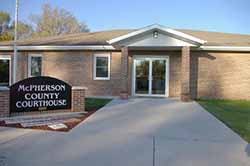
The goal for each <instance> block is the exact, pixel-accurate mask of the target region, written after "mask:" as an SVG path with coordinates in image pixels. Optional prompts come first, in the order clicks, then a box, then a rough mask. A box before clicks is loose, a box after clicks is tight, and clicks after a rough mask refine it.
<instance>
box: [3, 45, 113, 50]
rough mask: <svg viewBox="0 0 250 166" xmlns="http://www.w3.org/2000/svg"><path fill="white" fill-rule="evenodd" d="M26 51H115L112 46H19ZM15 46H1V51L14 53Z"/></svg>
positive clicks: (18, 47) (19, 48)
mask: <svg viewBox="0 0 250 166" xmlns="http://www.w3.org/2000/svg"><path fill="white" fill-rule="evenodd" d="M17 49H18V50H25V51H44V50H47V51H52V50H53V51H57V50H58V51H59V50H60V51H61V50H64V51H65V50H115V48H114V47H113V46H111V45H82V46H17ZM12 50H13V46H0V51H12Z"/></svg>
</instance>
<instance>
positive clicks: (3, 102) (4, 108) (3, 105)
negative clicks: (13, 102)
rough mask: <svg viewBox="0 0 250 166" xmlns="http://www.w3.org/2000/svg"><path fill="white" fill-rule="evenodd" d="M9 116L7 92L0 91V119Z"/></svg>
mask: <svg viewBox="0 0 250 166" xmlns="http://www.w3.org/2000/svg"><path fill="white" fill-rule="evenodd" d="M7 116H9V90H0V118H1V117H7Z"/></svg>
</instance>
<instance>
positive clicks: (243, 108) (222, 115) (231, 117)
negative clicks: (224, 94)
mask: <svg viewBox="0 0 250 166" xmlns="http://www.w3.org/2000/svg"><path fill="white" fill-rule="evenodd" d="M197 102H198V103H199V104H200V105H201V106H202V107H204V108H205V109H206V110H207V111H208V112H210V113H211V114H213V115H214V116H215V117H216V118H218V119H219V120H221V121H222V122H223V123H225V124H226V125H227V126H228V127H230V128H231V129H232V130H234V131H235V132H236V133H238V134H239V135H240V136H241V137H242V138H243V139H245V140H246V141H247V142H249V143H250V101H245V100H198V101H197Z"/></svg>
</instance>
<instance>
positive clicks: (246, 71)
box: [191, 52, 250, 100]
mask: <svg viewBox="0 0 250 166" xmlns="http://www.w3.org/2000/svg"><path fill="white" fill-rule="evenodd" d="M191 58H192V61H191V63H192V65H191V66H192V68H191V70H192V74H191V80H192V81H191V94H192V97H193V98H209V99H214V98H216V99H248V100H249V99H250V54H249V53H230V52H227V53H223V52H193V53H192V56H191Z"/></svg>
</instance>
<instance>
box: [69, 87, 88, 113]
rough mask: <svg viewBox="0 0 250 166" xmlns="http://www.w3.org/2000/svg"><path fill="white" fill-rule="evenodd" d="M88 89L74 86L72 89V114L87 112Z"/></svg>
mask: <svg viewBox="0 0 250 166" xmlns="http://www.w3.org/2000/svg"><path fill="white" fill-rule="evenodd" d="M86 90H87V88H86V87H79V86H73V87H72V99H71V100H72V102H71V105H72V106H71V111H72V112H82V111H85V91H86Z"/></svg>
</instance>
